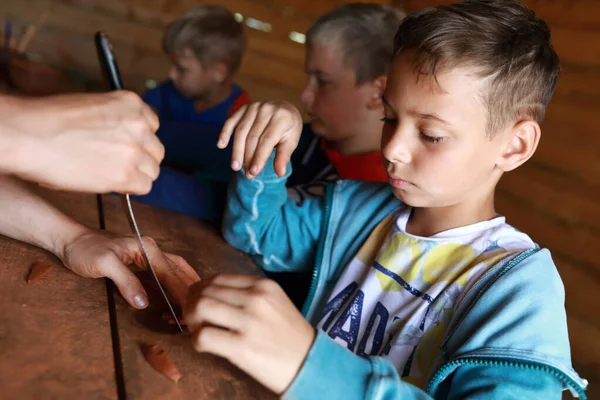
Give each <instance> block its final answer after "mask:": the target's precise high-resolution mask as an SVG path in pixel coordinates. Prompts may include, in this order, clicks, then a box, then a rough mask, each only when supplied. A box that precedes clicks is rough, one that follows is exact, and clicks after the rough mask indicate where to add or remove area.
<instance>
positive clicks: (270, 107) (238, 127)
mask: <svg viewBox="0 0 600 400" xmlns="http://www.w3.org/2000/svg"><path fill="white" fill-rule="evenodd" d="M234 132H235V135H234V138H233V155H232V158H231V168H232V169H233V170H234V171H239V170H240V169H241V168H242V166H245V167H246V176H247V177H248V178H249V179H252V178H254V177H255V176H256V175H258V174H259V173H260V171H262V169H263V168H264V166H265V163H266V162H267V159H268V158H269V156H270V155H271V153H272V152H273V149H274V148H277V155H276V156H275V162H274V167H275V172H276V173H277V175H279V176H283V175H285V168H286V166H287V164H288V162H289V161H290V157H291V156H292V152H293V151H294V150H295V149H296V146H297V145H298V141H299V140H300V134H301V133H302V116H301V115H300V112H299V111H298V109H297V108H296V107H294V105H293V104H291V103H288V102H285V101H267V102H257V103H252V104H250V105H245V106H243V107H242V108H240V109H239V110H238V111H236V112H235V114H233V115H232V116H231V117H230V118H229V119H228V120H227V121H226V122H225V125H224V126H223V130H222V131H221V135H220V136H219V141H218V143H217V147H219V148H221V149H224V148H225V147H227V145H228V144H229V139H230V138H231V135H232V134H233V133H234Z"/></svg>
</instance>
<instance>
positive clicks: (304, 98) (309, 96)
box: [300, 84, 315, 111]
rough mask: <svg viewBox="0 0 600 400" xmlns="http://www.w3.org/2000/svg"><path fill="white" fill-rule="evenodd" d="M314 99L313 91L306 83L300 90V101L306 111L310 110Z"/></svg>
mask: <svg viewBox="0 0 600 400" xmlns="http://www.w3.org/2000/svg"><path fill="white" fill-rule="evenodd" d="M314 100H315V92H314V90H313V89H312V88H311V85H310V84H308V85H306V87H305V88H304V90H302V94H300V101H301V102H302V104H304V107H306V109H307V110H308V111H310V110H311V108H312V104H313V102H314Z"/></svg>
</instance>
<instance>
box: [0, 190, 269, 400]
mask: <svg viewBox="0 0 600 400" xmlns="http://www.w3.org/2000/svg"><path fill="white" fill-rule="evenodd" d="M41 193H42V196H43V197H45V198H47V199H48V200H50V201H51V202H52V203H54V204H55V205H56V206H57V207H58V208H59V209H61V210H62V211H64V212H65V213H66V214H68V215H70V216H71V217H73V218H75V219H76V220H78V221H80V222H82V223H84V224H86V225H88V226H90V227H99V226H100V225H101V224H103V225H105V226H106V229H107V230H109V231H112V232H117V233H124V234H129V233H130V231H129V225H128V224H127V220H126V217H125V214H124V211H123V209H122V207H121V203H120V200H119V198H118V197H117V196H103V197H102V210H103V213H99V208H98V203H97V201H96V200H97V199H96V196H94V195H84V194H73V193H56V192H50V191H43V192H41ZM134 210H135V214H136V218H137V221H138V225H139V228H140V230H141V232H142V233H143V234H144V235H146V236H150V237H152V238H154V239H155V240H156V241H157V243H158V244H159V246H160V247H161V249H163V250H164V251H166V252H170V253H175V254H179V255H181V256H183V257H184V258H185V259H186V260H187V261H188V262H189V263H190V264H191V265H192V266H193V267H194V268H195V269H196V270H197V272H198V274H199V275H200V276H201V277H208V276H212V275H214V274H216V273H219V272H241V273H252V274H259V273H260V271H259V269H258V268H257V267H256V266H255V265H254V263H252V261H251V260H250V259H249V258H248V257H247V256H245V255H243V254H242V253H240V252H238V251H236V250H234V249H233V248H231V247H229V246H228V245H227V244H226V243H225V242H224V241H223V239H221V237H220V236H219V235H218V233H217V231H216V230H214V229H213V228H211V227H209V226H208V225H206V224H204V223H202V222H199V221H197V220H195V219H192V218H188V217H186V216H183V215H180V214H177V213H172V212H169V211H166V210H161V209H158V208H154V207H150V206H147V205H144V204H139V203H135V204H134ZM102 214H103V215H102ZM102 216H103V218H102ZM35 261H43V262H47V263H51V264H53V265H55V266H56V268H54V270H53V271H52V272H51V273H50V274H48V275H47V276H45V277H44V278H42V279H41V280H39V281H37V282H34V283H31V284H27V283H26V282H25V278H26V276H27V274H28V272H29V267H30V266H31V264H32V263H33V262H35ZM0 262H1V264H0V357H1V360H0V388H1V391H2V394H1V395H0V397H1V398H3V399H65V398H85V399H192V398H193V399H227V400H236V399H270V398H274V397H275V396H274V395H273V394H272V393H270V392H268V391H267V390H266V389H264V388H263V387H262V386H261V385H259V384H257V383H256V382H254V380H252V379H251V378H250V377H248V376H247V375H246V374H245V373H243V372H242V371H240V370H238V369H237V368H236V367H234V366H232V365H231V364H229V363H228V362H226V361H225V360H222V359H219V358H217V357H214V356H211V355H207V354H198V353H196V352H195V351H194V350H193V349H192V347H191V345H190V342H189V337H188V335H187V334H176V333H174V332H173V331H171V332H169V331H168V329H167V330H165V329H157V326H156V324H155V322H156V320H157V319H158V318H160V313H161V312H162V311H161V307H162V302H161V299H160V298H159V297H158V296H157V295H156V291H152V290H149V295H150V301H151V305H150V307H148V309H146V310H142V311H139V310H134V309H132V308H131V307H130V306H129V305H128V304H127V303H126V302H125V301H124V300H123V299H122V297H121V296H120V295H119V293H118V291H116V289H115V288H114V285H112V283H111V282H110V281H108V280H105V279H88V278H81V277H79V276H77V275H75V274H73V273H71V272H70V271H68V270H67V269H66V268H64V267H62V265H61V263H60V261H59V260H58V259H56V258H55V257H53V256H51V255H49V254H48V253H46V252H44V251H43V250H40V249H37V248H35V247H33V246H29V245H26V244H23V243H20V242H17V241H14V240H11V239H8V238H5V237H2V236H0ZM149 284H150V285H151V284H152V282H149ZM163 327H164V325H163ZM142 344H157V345H159V346H160V347H162V348H163V349H164V350H165V351H167V353H169V355H170V356H171V357H172V358H173V360H174V361H175V363H176V364H177V365H178V367H179V369H180V370H181V372H182V374H183V377H182V379H181V380H180V381H179V383H177V384H174V383H172V382H171V381H169V380H168V379H166V378H165V377H163V376H162V375H160V374H158V373H157V372H156V371H154V370H153V369H152V368H151V367H150V365H149V364H148V363H147V362H146V361H145V359H144V357H143V355H142V353H141V350H140V345H142Z"/></svg>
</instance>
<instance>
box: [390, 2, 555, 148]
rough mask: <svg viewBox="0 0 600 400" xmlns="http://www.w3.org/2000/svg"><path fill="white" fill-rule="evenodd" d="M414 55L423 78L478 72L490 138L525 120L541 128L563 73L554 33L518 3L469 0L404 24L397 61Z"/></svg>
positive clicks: (397, 43) (418, 15) (399, 34)
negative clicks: (454, 71)
mask: <svg viewBox="0 0 600 400" xmlns="http://www.w3.org/2000/svg"><path fill="white" fill-rule="evenodd" d="M403 53H411V54H414V55H415V56H416V57H415V68H416V70H417V71H418V72H419V73H420V74H424V75H427V76H430V77H433V78H435V76H436V74H437V73H439V72H443V71H448V70H449V69H453V68H457V67H467V68H472V69H473V71H474V74H475V76H477V77H478V78H480V79H483V80H484V82H485V90H484V91H483V92H482V93H481V97H482V104H484V105H485V107H486V111H487V113H488V126H487V134H488V136H490V137H493V135H494V134H495V133H497V132H498V131H500V130H501V129H503V128H505V127H506V126H507V125H508V124H509V123H514V122H516V121H519V120H521V119H532V120H535V121H538V122H540V121H541V120H542V119H543V117H544V112H545V110H546V106H547V105H548V103H549V102H550V99H551V97H552V94H553V93H554V90H555V88H556V84H557V81H558V75H559V70H560V65H559V60H558V55H557V54H556V52H555V51H554V48H553V47H552V44H551V41H550V29H549V28H548V25H547V24H546V22H544V21H543V20H542V19H540V18H538V17H537V16H536V15H535V14H534V12H533V11H531V10H529V9H527V8H526V7H525V6H523V5H521V4H520V3H519V2H518V1H515V0H464V1H462V2H460V3H456V4H452V5H448V6H439V7H435V8H427V9H424V10H421V11H418V12H416V13H414V14H412V15H410V16H408V17H406V18H405V19H404V21H403V22H402V24H401V25H400V28H399V29H398V32H397V33H396V38H395V50H394V56H395V57H398V56H399V55H400V54H403Z"/></svg>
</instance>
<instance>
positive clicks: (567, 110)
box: [395, 0, 600, 399]
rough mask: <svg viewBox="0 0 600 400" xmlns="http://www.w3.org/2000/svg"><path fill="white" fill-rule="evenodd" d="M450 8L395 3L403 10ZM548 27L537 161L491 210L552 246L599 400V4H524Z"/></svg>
mask: <svg viewBox="0 0 600 400" xmlns="http://www.w3.org/2000/svg"><path fill="white" fill-rule="evenodd" d="M447 3H452V1H443V0H396V1H395V4H398V5H400V6H402V7H404V8H405V9H406V10H408V11H414V10H417V9H420V8H424V7H429V6H434V5H438V4H447ZM524 3H525V4H526V5H527V6H529V7H530V8H532V9H533V10H534V11H535V12H536V13H537V14H538V15H539V16H540V17H542V18H544V19H545V20H546V21H547V22H548V23H549V24H550V26H551V29H552V38H553V39H552V40H553V43H554V46H555V48H556V50H557V52H558V54H559V56H560V58H561V64H562V68H563V71H562V75H561V77H560V80H559V84H558V88H557V92H556V94H555V96H554V98H553V100H552V102H551V104H550V106H549V107H548V112H547V116H546V120H545V121H544V122H543V125H542V140H541V143H540V147H539V149H538V151H537V154H536V155H535V157H534V158H533V159H532V160H531V161H530V162H528V163H527V164H526V165H525V166H524V167H522V168H520V169H519V170H517V171H515V172H513V173H510V174H507V175H506V176H505V177H504V178H503V180H502V181H501V184H500V189H499V191H498V196H497V206H498V209H499V211H500V212H502V213H504V214H505V215H506V216H507V218H508V220H509V221H510V222H511V223H512V224H514V225H515V226H517V227H518V228H519V229H521V230H523V231H525V232H527V233H528V234H530V235H531V236H532V238H533V239H534V240H535V241H537V242H538V243H540V245H542V246H547V247H549V248H550V249H551V251H552V253H553V256H554V259H555V262H556V264H557V266H558V268H559V271H560V274H561V276H562V279H563V281H564V284H565V290H566V294H567V300H566V302H567V311H568V322H569V332H570V338H571V346H572V352H573V357H574V360H575V365H576V366H577V368H578V371H579V372H580V373H581V374H582V375H583V376H584V377H585V378H587V379H588V380H589V381H590V383H591V384H590V387H591V389H590V396H589V398H591V399H594V398H600V397H599V396H600V391H599V390H598V388H597V386H600V258H599V257H598V256H597V255H596V254H595V252H596V251H597V250H598V249H600V207H599V206H598V205H599V201H600V160H599V156H600V131H599V130H600V113H599V110H600V2H598V1H597V0H552V1H548V0H525V1H524Z"/></svg>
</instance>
